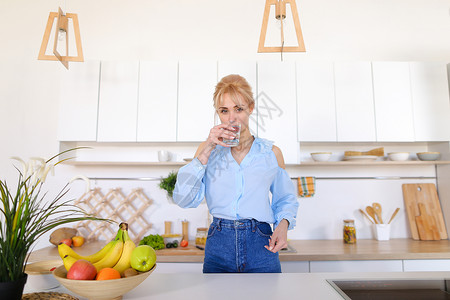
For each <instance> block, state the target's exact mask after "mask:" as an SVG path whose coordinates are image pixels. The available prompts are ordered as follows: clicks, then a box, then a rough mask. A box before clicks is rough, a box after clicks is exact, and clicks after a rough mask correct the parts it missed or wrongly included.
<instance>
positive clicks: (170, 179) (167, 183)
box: [159, 172, 177, 197]
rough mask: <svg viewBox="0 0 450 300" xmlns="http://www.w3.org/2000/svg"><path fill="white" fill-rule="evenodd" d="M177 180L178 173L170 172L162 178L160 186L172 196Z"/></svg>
mask: <svg viewBox="0 0 450 300" xmlns="http://www.w3.org/2000/svg"><path fill="white" fill-rule="evenodd" d="M176 182H177V173H176V172H170V173H169V175H167V177H166V178H161V183H160V184H159V187H160V188H161V189H163V190H166V191H167V194H169V196H170V197H172V196H173V190H174V189H175V183H176Z"/></svg>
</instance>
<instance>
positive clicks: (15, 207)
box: [0, 148, 109, 300]
mask: <svg viewBox="0 0 450 300" xmlns="http://www.w3.org/2000/svg"><path fill="white" fill-rule="evenodd" d="M76 149H79V148H73V149H69V150H66V151H64V152H61V153H59V154H57V155H55V156H53V157H52V158H50V159H48V160H44V159H41V158H34V159H31V160H30V161H29V162H28V163H25V162H24V161H23V160H21V159H20V158H13V159H16V160H19V161H20V162H21V163H22V165H23V170H22V171H21V170H19V169H18V168H17V167H16V169H17V170H18V171H19V180H18V183H17V186H16V187H13V188H12V187H10V186H9V185H7V183H6V182H5V181H4V180H0V270H1V272H0V294H1V295H2V296H1V297H2V299H3V298H4V299H11V300H12V299H21V298H22V293H23V288H24V285H25V283H26V280H27V274H26V273H25V266H26V263H27V260H28V257H29V254H30V250H31V249H32V246H33V245H34V243H35V242H36V241H37V240H38V239H39V238H40V237H41V236H42V235H43V234H45V233H47V232H49V231H50V230H52V229H54V228H55V227H57V226H60V225H63V224H67V223H71V222H78V221H83V220H103V221H108V222H109V220H105V219H102V218H97V217H95V216H92V215H89V214H87V213H86V212H85V211H84V210H82V209H81V208H79V207H77V206H75V205H73V204H71V201H72V200H71V199H70V200H66V199H65V195H66V194H67V192H68V191H69V188H68V184H66V185H65V187H64V188H63V189H62V190H61V191H60V192H59V193H58V194H57V196H56V197H55V198H54V199H51V200H47V198H46V193H44V194H41V190H42V186H43V183H44V181H45V178H46V177H47V174H48V173H49V171H51V170H52V169H53V168H54V166H56V165H57V164H59V163H61V162H63V161H64V160H66V159H64V160H61V161H58V162H57V163H55V164H51V161H53V160H54V159H55V158H57V157H58V156H59V155H60V154H63V153H66V152H69V151H72V150H76Z"/></svg>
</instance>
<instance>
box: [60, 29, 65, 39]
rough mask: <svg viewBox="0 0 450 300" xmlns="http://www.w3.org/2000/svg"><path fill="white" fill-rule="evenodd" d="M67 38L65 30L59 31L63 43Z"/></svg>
mask: <svg viewBox="0 0 450 300" xmlns="http://www.w3.org/2000/svg"><path fill="white" fill-rule="evenodd" d="M65 38H66V31H65V30H63V29H60V30H59V31H58V40H59V41H63V40H64V39H65Z"/></svg>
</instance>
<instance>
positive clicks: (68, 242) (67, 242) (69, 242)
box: [60, 239, 72, 247]
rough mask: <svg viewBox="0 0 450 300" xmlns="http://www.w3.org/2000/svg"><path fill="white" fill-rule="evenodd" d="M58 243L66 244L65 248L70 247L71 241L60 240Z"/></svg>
mask: <svg viewBox="0 0 450 300" xmlns="http://www.w3.org/2000/svg"><path fill="white" fill-rule="evenodd" d="M60 243H64V244H66V245H67V246H69V247H70V246H72V239H62V240H61V241H60Z"/></svg>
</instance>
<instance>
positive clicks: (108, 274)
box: [95, 268, 120, 280]
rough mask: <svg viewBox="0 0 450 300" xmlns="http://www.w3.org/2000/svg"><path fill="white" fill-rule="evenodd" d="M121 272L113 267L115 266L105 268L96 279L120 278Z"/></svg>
mask: <svg viewBox="0 0 450 300" xmlns="http://www.w3.org/2000/svg"><path fill="white" fill-rule="evenodd" d="M119 278H120V273H119V271H117V270H115V269H113V268H103V269H101V270H100V271H99V272H98V273H97V276H96V277H95V280H109V279H119Z"/></svg>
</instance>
